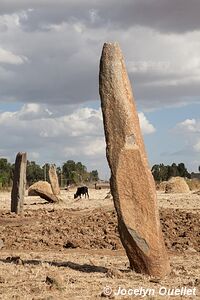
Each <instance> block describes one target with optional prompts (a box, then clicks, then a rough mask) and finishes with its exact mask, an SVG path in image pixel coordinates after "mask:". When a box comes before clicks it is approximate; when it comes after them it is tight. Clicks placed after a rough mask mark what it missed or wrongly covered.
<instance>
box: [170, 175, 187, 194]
mask: <svg viewBox="0 0 200 300" xmlns="http://www.w3.org/2000/svg"><path fill="white" fill-rule="evenodd" d="M189 192H190V188H189V186H188V184H187V183H186V181H185V179H184V178H183V177H178V176H177V177H172V178H170V179H169V180H168V181H167V182H166V185H165V193H167V194H169V193H189Z"/></svg>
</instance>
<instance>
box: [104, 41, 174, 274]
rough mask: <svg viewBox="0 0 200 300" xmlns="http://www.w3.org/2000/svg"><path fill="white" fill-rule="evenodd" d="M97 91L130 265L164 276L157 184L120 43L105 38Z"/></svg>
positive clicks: (166, 263)
mask: <svg viewBox="0 0 200 300" xmlns="http://www.w3.org/2000/svg"><path fill="white" fill-rule="evenodd" d="M99 92H100V97H101V107H102V112H103V121H104V130H105V137H106V144H107V147H106V155H107V160H108V163H109V166H110V169H111V179H110V181H111V193H112V195H113V199H114V204H115V208H116V211H117V216H118V228H119V233H120V238H121V241H122V244H123V246H124V248H125V250H126V253H127V256H128V259H129V262H130V267H131V269H134V270H135V271H136V272H139V273H143V274H148V275H152V276H157V277H164V276H165V275H166V274H168V273H169V272H170V264H169V260H168V257H167V253H166V249H165V245H164V240H163V236H162V230H161V225H160V219H159V212H158V204H157V197H156V189H155V183H154V180H153V177H152V174H151V171H150V168H149V165H148V160H147V155H146V151H145V147H144V142H143V138H142V134H141V130H140V125H139V119H138V114H137V111H136V107H135V103H134V98H133V94H132V89H131V85H130V81H129V79H128V75H127V71H126V67H125V63H124V58H123V55H122V52H121V50H120V47H119V45H118V44H117V43H105V44H104V46H103V51H102V55H101V61H100V74H99Z"/></svg>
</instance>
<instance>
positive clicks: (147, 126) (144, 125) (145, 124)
mask: <svg viewBox="0 0 200 300" xmlns="http://www.w3.org/2000/svg"><path fill="white" fill-rule="evenodd" d="M138 116H139V121H140V127H141V130H142V133H143V134H151V133H154V132H155V131H156V129H155V127H154V126H153V125H152V124H151V123H150V122H149V120H148V119H147V118H146V116H145V115H144V113H143V112H139V114H138Z"/></svg>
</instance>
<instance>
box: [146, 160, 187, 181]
mask: <svg viewBox="0 0 200 300" xmlns="http://www.w3.org/2000/svg"><path fill="white" fill-rule="evenodd" d="M151 172H152V175H153V177H154V180H155V181H156V182H162V181H167V180H169V179H170V178H171V177H177V176H179V177H184V178H189V179H190V178H191V174H190V173H189V172H188V170H187V168H186V167H185V164H184V163H179V164H178V165H177V164H175V163H173V164H172V165H171V166H170V165H164V164H156V165H154V166H153V167H152V169H151Z"/></svg>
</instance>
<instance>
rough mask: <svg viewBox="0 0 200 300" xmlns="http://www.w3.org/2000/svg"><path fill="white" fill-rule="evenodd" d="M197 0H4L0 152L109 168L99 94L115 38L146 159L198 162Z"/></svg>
mask: <svg viewBox="0 0 200 300" xmlns="http://www.w3.org/2000/svg"><path fill="white" fill-rule="evenodd" d="M199 11H200V1H198V0H190V1H188V0H124V1H119V0H94V1H89V0H57V1H54V0H43V1H41V0H17V1H16V0H1V1H0V136H1V144H0V156H1V157H7V158H8V159H9V161H11V162H13V161H14V158H15V155H16V153H17V152H18V151H27V152H28V157H29V159H30V160H35V161H36V162H38V163H41V164H42V163H45V162H49V163H51V162H55V163H56V164H57V165H60V164H62V162H64V161H66V160H68V159H74V160H75V161H82V162H83V163H84V164H86V166H87V167H88V169H89V170H91V169H98V170H99V172H100V174H101V177H102V178H108V177H109V170H108V167H107V163H106V159H105V142H104V135H103V127H102V116H101V110H100V108H99V106H100V100H99V95H98V72H99V59H100V55H101V50H102V46H103V43H104V42H105V41H118V42H119V43H120V46H121V48H122V51H123V53H124V56H125V60H126V65H127V69H128V72H129V76H130V80H131V83H132V86H133V90H134V95H135V99H136V103H137V108H138V112H139V117H140V123H141V127H142V131H143V134H144V139H145V144H146V148H147V151H148V156H149V161H150V164H151V165H153V164H155V163H161V162H163V163H167V164H171V163H173V162H177V163H179V162H185V164H186V166H187V167H188V169H189V170H190V171H197V170H198V166H199V165H200V113H199V108H200V106H199V104H200V18H199Z"/></svg>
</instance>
